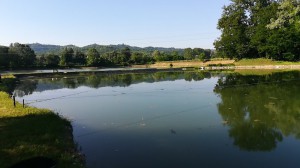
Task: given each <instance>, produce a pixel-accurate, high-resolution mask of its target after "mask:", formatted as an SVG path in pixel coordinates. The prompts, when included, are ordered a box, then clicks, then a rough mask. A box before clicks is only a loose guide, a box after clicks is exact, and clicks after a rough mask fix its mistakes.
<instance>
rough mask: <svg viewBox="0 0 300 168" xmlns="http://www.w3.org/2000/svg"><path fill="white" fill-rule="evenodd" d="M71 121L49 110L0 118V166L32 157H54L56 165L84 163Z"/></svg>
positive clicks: (79, 164)
mask: <svg viewBox="0 0 300 168" xmlns="http://www.w3.org/2000/svg"><path fill="white" fill-rule="evenodd" d="M75 149H76V147H75V145H74V143H73V136H72V126H71V124H70V122H69V121H67V120H65V119H62V118H61V117H60V116H58V115H56V114H54V113H52V112H49V113H41V114H29V115H25V116H21V117H3V118H0V167H4V168H5V167H9V166H12V165H14V164H16V163H18V162H20V161H23V160H26V159H30V158H33V157H46V158H50V159H52V160H54V161H55V162H56V163H57V167H83V158H82V157H81V156H80V155H79V154H78V153H77V151H76V150H75Z"/></svg>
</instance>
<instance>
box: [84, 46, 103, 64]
mask: <svg viewBox="0 0 300 168" xmlns="http://www.w3.org/2000/svg"><path fill="white" fill-rule="evenodd" d="M99 59H100V55H99V53H98V51H97V50H96V49H95V48H90V49H89V50H88V52H87V65H88V66H96V65H98V63H99Z"/></svg>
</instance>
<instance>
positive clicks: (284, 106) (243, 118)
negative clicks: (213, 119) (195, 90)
mask: <svg viewBox="0 0 300 168" xmlns="http://www.w3.org/2000/svg"><path fill="white" fill-rule="evenodd" d="M299 86H300V73H299V72H285V73H274V74H270V75H264V76H255V75H248V76H243V75H239V74H229V75H227V76H225V77H221V78H220V79H219V80H218V84H217V85H216V87H215V90H214V91H215V92H216V93H217V94H218V95H219V96H220V97H221V99H222V102H221V103H219V104H218V105H217V106H218V110H219V113H220V115H221V116H222V118H223V119H224V121H226V124H227V125H228V126H229V127H230V129H229V136H230V137H231V138H233V139H234V144H235V145H236V146H238V147H239V148H240V149H242V150H248V151H270V150H273V149H275V148H276V145H277V143H278V142H281V141H282V140H283V136H290V135H292V136H295V137H297V138H298V139H299V138H300V94H299V93H300V87H299Z"/></svg>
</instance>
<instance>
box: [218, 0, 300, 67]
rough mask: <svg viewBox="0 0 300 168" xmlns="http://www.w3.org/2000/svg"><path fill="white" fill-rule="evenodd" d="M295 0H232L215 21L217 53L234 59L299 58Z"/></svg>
mask: <svg viewBox="0 0 300 168" xmlns="http://www.w3.org/2000/svg"><path fill="white" fill-rule="evenodd" d="M299 11H300V7H299V1H298V0H282V1H276V0H243V1H239V0H231V3H230V4H229V5H228V6H225V7H224V8H223V14H222V17H221V18H220V19H219V22H218V29H219V30H221V32H222V34H221V36H220V37H219V38H218V39H217V40H216V41H215V42H214V45H215V48H216V51H217V54H218V56H220V57H227V58H233V59H242V58H261V57H264V58H271V59H275V60H286V61H297V60H299V59H300V29H299V28H300V26H299V25H300V23H299V20H300V19H299V18H300V12H299Z"/></svg>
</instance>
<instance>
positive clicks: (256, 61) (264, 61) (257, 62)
mask: <svg viewBox="0 0 300 168" xmlns="http://www.w3.org/2000/svg"><path fill="white" fill-rule="evenodd" d="M234 64H235V66H255V65H259V66H262V65H300V62H288V61H273V60H271V59H265V58H257V59H242V60H239V61H236V62H235V63H234Z"/></svg>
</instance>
